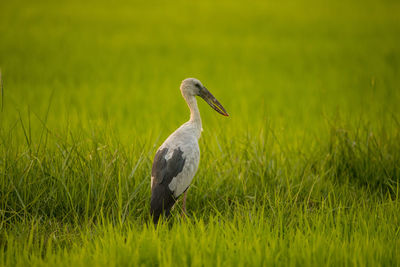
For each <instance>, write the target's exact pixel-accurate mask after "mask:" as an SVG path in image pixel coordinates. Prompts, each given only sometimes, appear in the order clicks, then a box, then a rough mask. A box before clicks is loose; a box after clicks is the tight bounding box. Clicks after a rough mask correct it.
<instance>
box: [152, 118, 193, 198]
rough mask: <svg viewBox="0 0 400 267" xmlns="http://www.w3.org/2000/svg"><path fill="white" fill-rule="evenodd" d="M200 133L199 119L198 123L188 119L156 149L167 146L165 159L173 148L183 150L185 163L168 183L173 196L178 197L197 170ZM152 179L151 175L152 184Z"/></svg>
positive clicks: (169, 156) (170, 154)
mask: <svg viewBox="0 0 400 267" xmlns="http://www.w3.org/2000/svg"><path fill="white" fill-rule="evenodd" d="M200 135H201V121H200V124H199V123H198V122H197V123H196V122H195V121H188V122H186V123H185V124H183V125H182V126H181V127H179V128H178V129H177V130H176V131H175V132H173V133H172V134H171V135H170V136H169V137H168V138H167V140H165V142H164V143H163V144H162V145H161V146H160V148H159V149H158V150H162V149H164V148H168V152H167V154H166V155H165V159H166V160H167V161H168V160H169V159H170V158H171V157H172V154H173V152H174V150H175V149H177V148H179V149H180V150H181V151H182V152H183V155H182V157H183V158H184V159H185V165H184V166H183V169H182V171H181V172H180V173H179V174H178V175H177V176H176V177H174V178H173V179H172V180H171V182H170V183H169V185H168V187H169V189H170V190H171V191H172V192H173V194H174V196H175V197H179V196H180V195H181V194H182V193H183V192H184V191H185V190H186V189H187V188H188V187H189V185H190V183H191V182H192V180H193V177H194V175H195V174H196V172H197V168H198V167H199V161H200V149H199V143H198V140H199V138H200ZM153 179H154V178H153V177H152V184H153Z"/></svg>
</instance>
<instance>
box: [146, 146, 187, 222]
mask: <svg viewBox="0 0 400 267" xmlns="http://www.w3.org/2000/svg"><path fill="white" fill-rule="evenodd" d="M167 152H168V148H163V149H161V150H158V151H157V153H156V155H155V157H154V162H153V168H152V170H151V176H152V177H153V184H152V190H151V203H150V214H151V215H152V216H153V221H154V223H157V222H158V220H159V218H160V215H161V214H163V213H164V215H165V216H166V217H168V216H169V215H170V211H171V208H172V206H173V205H174V204H175V197H174V194H173V192H172V191H171V190H170V189H169V187H168V185H169V184H170V183H171V181H172V179H173V178H174V177H176V176H177V175H178V174H179V173H180V172H181V171H182V170H183V166H184V165H185V158H183V152H182V150H181V149H180V148H179V147H178V148H176V149H174V152H173V153H172V157H171V158H169V159H168V160H166V159H165V155H166V154H167Z"/></svg>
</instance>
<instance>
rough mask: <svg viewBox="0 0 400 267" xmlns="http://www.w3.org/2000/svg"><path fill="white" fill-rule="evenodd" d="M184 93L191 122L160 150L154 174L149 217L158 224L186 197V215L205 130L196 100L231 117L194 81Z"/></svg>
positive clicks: (187, 82)
mask: <svg viewBox="0 0 400 267" xmlns="http://www.w3.org/2000/svg"><path fill="white" fill-rule="evenodd" d="M180 89H181V93H182V96H183V98H184V99H185V101H186V103H187V105H188V106H189V109H190V120H189V121H188V122H186V123H184V124H183V125H182V126H181V127H179V128H178V129H177V130H176V131H175V132H173V133H172V134H171V135H170V136H169V137H168V138H167V140H165V142H164V143H163V144H162V145H161V146H160V148H159V149H158V150H157V153H156V155H155V157H154V161H153V168H152V170H151V203H150V213H151V215H152V216H153V221H154V223H155V224H156V223H157V222H158V220H159V218H160V215H161V214H164V216H166V217H168V216H169V215H170V211H171V208H172V206H173V205H174V203H175V201H176V199H177V198H178V197H179V196H180V195H181V194H182V193H184V196H183V212H184V213H185V212H186V194H187V189H188V188H189V185H190V183H191V182H192V179H193V177H194V175H195V174H196V171H197V167H198V166H199V160H200V149H199V143H198V140H199V138H200V135H201V131H202V130H203V129H202V126H201V118H200V112H199V108H198V107H197V101H196V96H200V97H201V98H203V99H204V100H205V101H206V102H207V103H208V104H209V105H210V106H211V107H212V108H213V109H215V110H216V111H217V112H219V113H220V114H222V115H224V116H228V113H227V112H226V111H225V109H224V107H223V106H222V105H221V104H220V103H219V102H218V100H217V99H215V97H214V96H213V95H212V94H211V93H210V92H209V91H208V90H207V88H206V87H204V86H203V84H202V83H201V82H200V81H199V80H197V79H194V78H188V79H185V80H183V81H182V83H181V88H180Z"/></svg>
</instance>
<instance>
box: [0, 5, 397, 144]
mask: <svg viewBox="0 0 400 267" xmlns="http://www.w3.org/2000/svg"><path fill="white" fill-rule="evenodd" d="M1 9H2V15H1V16H0V36H1V42H0V66H1V68H2V73H3V81H4V96H3V98H4V99H3V103H4V109H3V112H2V115H1V116H2V118H1V119H2V120H8V119H11V123H12V122H13V121H15V116H14V115H15V111H16V110H19V111H20V112H21V113H22V114H25V113H24V112H25V109H27V107H29V109H30V111H31V112H33V113H36V114H37V115H38V116H39V117H41V118H42V119H43V118H44V117H45V113H46V110H47V107H48V105H49V103H50V102H51V107H50V115H49V117H48V123H49V127H50V128H58V127H63V126H64V125H65V124H66V122H67V121H68V122H69V123H71V124H79V125H81V126H83V127H85V126H86V125H87V124H88V122H91V123H104V122H105V121H107V122H110V123H111V124H112V127H113V128H114V129H119V130H121V131H119V134H120V135H121V136H125V135H126V136H129V135H130V136H131V137H132V138H134V134H133V132H132V131H133V130H134V131H135V132H136V133H140V134H148V132H149V130H154V131H157V132H159V131H160V130H161V131H162V132H163V133H164V135H163V136H166V135H167V134H168V133H169V132H171V131H172V130H174V129H175V128H176V127H177V125H178V124H179V123H182V122H183V121H185V120H186V119H187V118H188V110H187V107H186V105H185V103H184V102H183V100H182V99H181V96H180V92H179V85H180V82H181V80H183V79H184V78H186V77H196V78H198V79H200V80H201V81H202V82H203V83H204V84H205V85H206V86H207V87H208V88H209V89H210V90H211V91H212V92H213V93H214V94H215V95H216V97H217V98H218V99H219V100H220V101H221V103H222V104H224V106H225V107H226V108H227V110H228V111H229V113H230V114H231V118H230V119H229V120H225V119H223V118H220V117H219V116H218V115H217V114H216V113H214V112H212V111H211V110H210V109H209V108H208V107H206V105H204V104H201V111H202V115H203V118H204V120H205V123H204V128H205V129H207V128H211V127H217V128H224V129H229V131H226V130H224V132H225V133H227V134H232V131H237V130H239V131H240V130H243V129H246V130H250V131H253V130H255V129H256V128H260V127H262V125H263V124H265V122H266V120H268V121H271V122H272V123H273V124H274V125H277V129H279V127H283V128H284V129H285V131H282V132H284V134H289V133H293V135H299V134H300V135H302V134H301V133H303V132H307V133H318V132H319V129H320V127H321V126H323V125H324V124H325V123H326V118H328V119H332V118H336V117H337V116H342V117H344V119H345V120H347V119H350V120H355V121H357V120H360V118H367V120H369V121H372V122H373V123H380V122H382V123H383V122H385V120H386V119H387V118H391V117H392V114H396V113H398V111H399V105H398V103H399V100H400V97H399V96H400V93H399V92H400V90H399V89H400V88H399V84H400V75H399V64H400V48H399V39H400V23H399V16H398V14H399V11H400V4H399V2H398V1H363V2H358V1H284V2H282V1H248V2H247V1H246V2H242V1H215V2H214V1H202V2H192V1H174V2H173V3H171V2H170V1H145V2H131V1H115V2H113V3H109V2H108V1H85V2H81V1H58V2H54V1H34V2H31V1H8V2H3V3H2V4H1ZM52 92H53V93H54V95H53V96H52V97H51V94H52ZM50 98H51V101H50ZM13 114H14V115H13ZM378 120H379V122H378ZM278 126H279V127H278ZM316 129H317V130H316ZM299 131H300V132H299ZM307 135H308V134H307Z"/></svg>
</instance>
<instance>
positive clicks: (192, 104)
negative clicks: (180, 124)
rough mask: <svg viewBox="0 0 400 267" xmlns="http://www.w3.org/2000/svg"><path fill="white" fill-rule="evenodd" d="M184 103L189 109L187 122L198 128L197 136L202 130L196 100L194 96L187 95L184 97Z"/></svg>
mask: <svg viewBox="0 0 400 267" xmlns="http://www.w3.org/2000/svg"><path fill="white" fill-rule="evenodd" d="M185 100H186V103H187V104H188V106H189V109H190V120H189V123H191V124H193V125H194V126H195V128H197V129H198V130H199V136H200V133H201V131H202V126H201V117H200V111H199V108H198V106H197V100H196V97H195V96H188V97H185Z"/></svg>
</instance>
